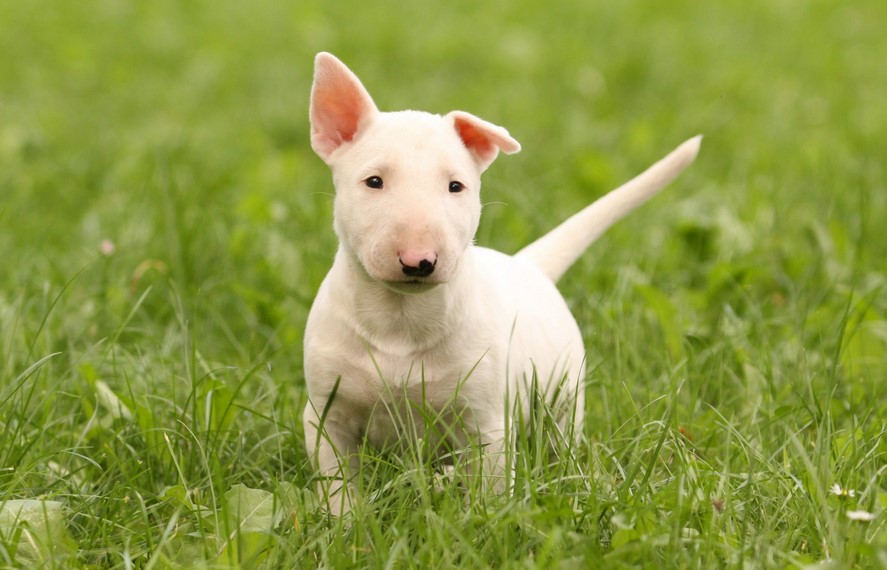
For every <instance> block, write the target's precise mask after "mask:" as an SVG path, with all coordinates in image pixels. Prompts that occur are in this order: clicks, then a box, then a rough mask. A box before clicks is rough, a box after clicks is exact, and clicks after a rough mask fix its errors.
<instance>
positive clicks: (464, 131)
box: [456, 117, 499, 162]
mask: <svg viewBox="0 0 887 570" xmlns="http://www.w3.org/2000/svg"><path fill="white" fill-rule="evenodd" d="M456 132H457V133H459V138H461V139H462V142H463V143H464V144H465V146H466V147H468V150H470V151H472V152H474V153H475V154H476V155H477V156H478V157H479V158H480V159H481V161H483V162H492V160H493V159H495V158H496V154H497V153H498V152H499V148H498V147H497V146H496V145H495V144H493V142H492V141H491V140H490V135H489V133H487V132H486V131H484V130H483V129H480V128H478V126H477V125H474V124H472V123H471V122H469V121H465V120H461V119H460V118H458V117H457V118H456Z"/></svg>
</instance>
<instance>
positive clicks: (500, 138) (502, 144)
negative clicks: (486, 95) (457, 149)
mask: <svg viewBox="0 0 887 570" xmlns="http://www.w3.org/2000/svg"><path fill="white" fill-rule="evenodd" d="M447 117H449V118H451V119H452V120H453V126H454V127H455V128H456V133H457V134H458V135H459V138H461V139H462V143H463V144H464V145H465V147H466V148H467V149H468V150H469V151H471V154H472V156H474V159H475V161H477V165H478V166H479V167H480V170H481V172H483V171H484V170H486V169H487V167H488V166H489V165H490V164H491V163H492V162H493V161H494V160H495V159H496V155H497V154H499V151H500V150H501V151H502V152H504V153H506V154H514V153H515V152H518V151H519V150H520V143H519V142H517V141H516V140H514V139H513V138H511V135H509V134H508V131H507V130H505V129H504V128H502V127H500V126H497V125H494V124H493V123H488V122H486V121H484V120H483V119H480V118H478V117H475V116H474V115H472V114H471V113H466V112H464V111H453V112H451V113H449V114H447Z"/></svg>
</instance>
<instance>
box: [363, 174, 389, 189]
mask: <svg viewBox="0 0 887 570" xmlns="http://www.w3.org/2000/svg"><path fill="white" fill-rule="evenodd" d="M363 183H364V184H366V185H367V188H373V189H375V190H380V189H381V188H382V187H383V186H384V185H385V184H384V183H383V182H382V179H381V178H380V177H378V176H370V177H369V178H367V179H366V180H364V181H363Z"/></svg>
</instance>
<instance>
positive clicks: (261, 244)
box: [0, 0, 887, 569]
mask: <svg viewBox="0 0 887 570" xmlns="http://www.w3.org/2000/svg"><path fill="white" fill-rule="evenodd" d="M884 22H887V3H884V2H883V1H882V0H859V1H857V2H852V3H851V2H845V3H842V2H829V1H827V0H812V1H809V2H800V1H796V0H773V1H771V2H741V1H739V0H725V1H724V2H692V1H690V0H675V1H673V2H668V3H651V2H640V1H637V0H627V1H624V2H597V1H590V2H563V1H559V0H554V1H550V2H545V3H541V2H540V3H536V2H530V1H529V0H521V1H506V0H490V1H487V2H483V3H476V2H472V3H469V2H465V1H462V0H456V1H454V2H450V3H447V4H439V5H438V4H437V3H426V4H420V3H414V4H410V3H403V2H392V1H382V2H378V3H372V4H370V3H365V2H357V1H355V0H347V1H343V2H313V1H306V2H281V1H272V0H255V1H253V2H239V3H238V2H231V1H227V0H222V1H210V0H200V1H194V2H174V1H172V0H156V1H151V2H148V1H144V2H118V1H115V0H96V1H94V2H50V1H48V0H35V1H31V2H3V3H0V54H2V56H0V259H2V270H0V567H4V568H5V567H9V568H121V569H123V568H146V569H147V568H157V569H159V568H233V567H238V568H314V567H321V566H323V567H331V568H345V567H355V568H358V567H372V568H422V569H425V568H452V567H459V568H528V567H538V568H721V567H722V568H802V567H805V566H807V565H814V564H818V563H825V567H829V568H832V567H833V568H849V567H860V568H879V567H887V290H885V285H887V231H885V228H884V227H883V226H881V225H880V224H882V223H884V220H887V173H885V168H887V144H885V133H887V104H885V93H887V65H885V62H887V35H885V34H884V33H883V28H884V26H883V23H884ZM320 50H326V51H331V52H333V53H335V54H336V55H338V56H339V57H340V58H342V59H343V60H344V61H345V62H346V63H347V64H348V65H349V66H351V67H352V69H354V70H355V71H356V72H357V73H358V75H360V76H361V78H362V79H363V80H364V82H365V84H366V86H367V87H368V89H369V90H370V92H371V93H373V95H374V97H375V99H376V102H377V103H378V104H379V106H380V107H381V108H382V109H388V110H393V109H401V108H421V109H424V110H429V111H433V112H439V113H444V112H447V111H449V110H451V109H454V108H460V109H464V110H467V111H470V112H472V113H475V114H477V115H479V116H481V117H484V118H486V119H488V120H490V121H492V122H495V123H497V124H501V125H504V126H506V127H507V128H508V129H509V130H510V131H511V133H512V134H513V135H514V136H515V137H516V138H517V139H518V140H519V141H521V143H522V145H523V151H522V152H521V153H520V154H518V155H515V156H509V157H500V158H499V159H498V160H497V162H496V163H495V164H494V165H493V166H492V167H491V168H490V170H489V171H488V172H487V173H486V175H485V178H484V181H485V184H484V191H483V192H484V201H485V203H486V206H485V208H484V218H483V221H482V223H481V228H480V231H479V233H478V242H479V243H481V244H482V245H489V246H493V247H495V248H497V249H501V250H503V251H506V252H514V251H517V250H518V249H519V248H520V247H521V246H522V245H525V244H526V243H529V242H530V241H532V239H533V238H534V237H536V236H538V235H540V234H542V233H543V232H544V231H546V230H547V229H548V228H550V227H553V226H554V225H556V224H557V223H558V221H560V220H561V219H563V218H564V217H566V216H567V215H569V214H571V213H573V212H575V211H576V210H578V209H579V208H581V207H582V206H584V205H585V204H587V203H589V202H590V201H591V200H593V199H594V198H596V197H598V196H601V195H602V194H604V193H605V192H606V191H607V190H609V189H610V188H612V187H615V186H617V185H618V184H619V183H621V182H623V181H625V180H627V179H628V178H630V177H631V176H633V175H634V174H636V173H637V172H639V171H641V170H642V169H643V168H645V167H646V166H647V165H648V164H649V163H651V162H652V161H654V160H656V159H657V158H659V157H660V156H661V155H663V154H664V153H665V152H666V151H668V150H670V149H671V148H672V147H674V146H675V145H676V144H677V143H679V142H681V141H683V140H684V139H686V138H689V137H690V136H692V135H695V134H697V133H703V134H704V135H705V140H704V143H703V148H702V152H701V154H700V156H699V158H698V160H697V162H696V164H694V165H693V167H692V168H691V169H690V170H688V171H687V172H686V173H685V174H683V175H682V176H681V177H680V178H679V179H678V180H677V181H676V182H675V183H674V184H673V185H672V186H671V187H670V188H669V189H668V190H667V191H666V193H664V194H663V195H661V196H660V197H657V198H656V199H655V200H654V201H652V202H651V203H649V204H648V205H646V206H645V207H644V208H642V209H640V210H639V211H637V212H636V213H634V214H632V216H631V217H629V218H628V219H626V220H625V221H623V222H621V223H620V224H619V225H618V226H616V227H615V228H614V229H612V230H611V231H610V232H609V233H608V234H607V235H606V236H605V237H604V238H603V239H602V240H601V241H600V242H598V243H597V244H596V245H595V246H594V247H593V248H592V249H591V250H590V251H589V252H588V253H587V254H586V255H585V256H584V257H583V258H582V259H581V261H580V262H579V263H577V265H576V266H574V267H573V269H572V270H571V271H570V273H568V274H567V275H566V276H565V277H564V279H563V280H562V281H561V282H560V288H561V291H562V292H563V293H564V296H565V297H566V298H567V300H568V302H569V304H570V306H571V307H572V308H573V311H574V313H575V315H576V316H577V319H578V321H579V323H580V326H581V327H582V330H583V334H584V335H585V339H586V343H587V346H588V364H589V366H588V369H589V372H588V377H587V396H588V397H587V416H586V417H587V420H586V425H585V433H584V434H583V436H582V438H581V441H580V443H579V444H578V445H575V446H572V445H567V444H564V443H561V444H555V445H554V446H551V448H549V446H548V445H546V444H545V442H543V441H541V437H536V438H527V439H525V440H523V441H521V442H519V444H518V448H517V450H516V452H515V453H516V455H515V457H516V461H515V463H516V470H515V481H514V490H513V493H511V494H508V495H505V496H492V495H485V494H483V493H479V492H469V495H468V497H469V499H470V500H469V501H467V502H466V501H465V494H464V491H463V490H461V489H457V488H454V487H453V486H452V485H448V484H447V482H446V480H444V479H441V478H440V477H439V475H437V474H436V473H435V472H434V466H433V465H432V464H431V463H430V462H429V460H428V459H427V457H426V456H425V455H423V450H422V449H421V446H414V447H415V448H414V449H411V451H410V452H409V453H405V454H392V453H386V452H385V450H374V449H369V448H367V449H366V450H365V453H364V455H365V457H364V460H363V472H362V473H361V485H362V486H363V487H364V489H365V492H364V493H365V499H364V500H363V501H362V503H361V504H359V505H358V506H357V507H356V509H355V512H354V513H353V516H351V517H349V518H348V519H347V520H338V519H334V518H329V517H328V516H326V515H325V514H324V511H323V510H322V509H321V508H319V507H318V498H317V496H316V495H315V492H314V489H315V487H314V479H313V477H314V474H313V471H312V467H311V464H310V461H309V459H308V457H307V455H306V452H305V446H304V441H303V433H302V425H301V412H302V408H303V406H304V403H305V381H304V375H303V371H302V347H301V343H302V331H303V328H304V324H305V319H306V316H307V312H308V309H309V307H310V304H311V302H312V299H313V296H314V293H315V292H316V290H317V287H318V285H319V283H320V280H321V279H322V278H323V276H324V274H325V272H326V270H327V268H328V267H329V265H330V263H331V260H332V256H333V254H334V252H335V248H336V241H335V236H334V235H333V231H332V224H331V210H332V208H331V205H332V184H331V181H330V177H329V173H328V171H327V169H326V167H325V166H324V164H323V163H322V162H321V161H320V159H318V158H317V157H316V156H315V155H314V154H313V153H312V151H311V149H310V145H309V140H308V139H309V126H308V120H307V106H308V95H309V90H310V85H311V73H312V59H313V55H314V54H315V53H316V52H317V51H320ZM860 519H862V520H860ZM817 567H820V566H817Z"/></svg>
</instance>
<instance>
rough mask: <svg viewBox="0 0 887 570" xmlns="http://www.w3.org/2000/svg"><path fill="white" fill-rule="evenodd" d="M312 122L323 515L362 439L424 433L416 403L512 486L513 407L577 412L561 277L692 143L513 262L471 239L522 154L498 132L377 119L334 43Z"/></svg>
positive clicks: (687, 156) (575, 332) (573, 342)
mask: <svg viewBox="0 0 887 570" xmlns="http://www.w3.org/2000/svg"><path fill="white" fill-rule="evenodd" d="M310 117H311V145H312V147H313V148H314V150H315V152H317V154H318V155H319V156H320V157H321V158H322V159H323V160H324V161H325V162H326V163H327V164H328V165H329V166H330V168H331V169H332V174H333V181H334V184H335V189H336V197H335V206H334V224H333V225H334V228H335V231H336V235H337V236H338V238H339V250H338V252H337V254H336V258H335V261H334V262H333V266H332V268H331V269H330V271H329V273H328V274H327V276H326V279H324V281H323V283H322V284H321V286H320V291H319V292H318V294H317V298H316V299H315V301H314V304H313V306H312V307H311V313H310V315H309V317H308V324H307V328H306V330H305V378H306V380H307V384H308V398H309V402H308V405H307V406H306V408H305V414H304V425H305V439H306V444H307V447H308V452H309V454H311V455H313V457H314V459H315V460H316V462H317V465H318V468H319V471H320V475H321V477H322V478H323V481H322V483H321V492H322V494H323V495H325V497H326V499H327V500H328V505H329V509H330V511H331V512H333V513H335V514H340V513H343V512H346V511H348V510H349V509H350V508H351V504H352V501H353V499H354V494H355V488H354V485H352V484H350V483H349V482H348V480H349V478H350V477H353V476H354V475H355V474H356V473H357V467H358V463H357V451H358V447H359V445H360V444H361V443H362V442H363V441H367V442H369V443H370V444H371V445H374V446H386V445H389V444H392V443H395V442H397V441H398V440H400V439H401V438H404V437H423V438H430V437H432V434H429V433H426V432H425V431H423V429H424V422H423V421H421V420H420V421H410V420H416V419H417V418H420V417H421V414H422V413H423V412H422V411H421V410H423V409H424V410H432V411H433V412H434V413H435V414H437V415H436V417H437V419H438V421H443V422H449V423H451V425H448V426H446V427H445V429H443V430H441V433H446V434H447V435H446V437H447V439H450V440H454V441H453V442H454V443H456V444H464V443H466V442H469V441H472V442H476V443H478V444H480V446H481V447H482V449H483V456H484V461H483V462H480V463H478V464H477V467H478V468H480V469H482V470H483V474H484V476H485V477H487V478H489V479H492V480H495V481H496V482H495V483H493V487H494V488H496V489H502V488H504V485H503V483H502V481H503V479H504V478H503V475H504V474H505V460H504V457H505V454H504V453H503V451H504V446H505V440H506V433H507V431H508V426H509V417H508V416H509V414H510V413H511V410H513V409H515V408H517V409H519V410H524V411H527V410H529V403H528V399H529V398H530V397H531V396H532V395H531V394H529V391H530V388H529V387H530V386H531V385H534V386H536V387H537V388H538V391H539V392H541V393H542V394H544V395H545V396H546V397H547V398H549V400H552V399H555V398H556V399H557V400H558V402H554V403H553V405H555V406H559V409H560V410H561V411H562V414H561V415H562V425H565V426H566V425H572V426H578V425H581V422H582V417H583V410H584V398H583V393H584V388H583V377H584V372H585V370H584V356H585V347H584V344H583V342H582V337H581V336H580V333H579V327H578V326H577V324H576V321H575V319H574V318H573V316H572V315H571V313H570V311H569V309H568V308H567V305H566V303H565V302H564V300H563V298H562V297H561V295H560V294H559V293H558V291H557V289H556V288H555V285H554V283H555V282H556V281H557V280H558V278H559V277H560V276H561V275H562V274H563V273H564V271H566V270H567V268H568V267H569V266H570V265H571V264H572V263H573V262H574V261H575V260H576V259H577V258H578V257H579V256H580V255H581V254H582V252H583V251H584V250H585V249H586V248H587V247H588V246H589V245H590V244H591V242H592V241H594V240H595V239H596V238H597V237H598V236H599V235H600V234H601V233H603V232H604V230H606V229H607V228H608V227H609V226H610V225H612V224H613V223H615V222H616V221H617V220H619V219H620V218H621V217H622V216H624V215H625V214H627V213H628V212H629V211H630V210H632V209H633V208H635V207H636V206H638V205H639V204H641V203H642V202H644V201H645V200H647V199H648V198H649V197H651V196H652V195H653V194H655V193H656V192H657V191H658V190H659V189H660V188H662V187H663V186H665V185H666V184H667V183H668V182H670V181H671V180H672V179H673V178H675V177H676V176H677V175H678V173H680V172H681V170H683V169H684V168H685V167H686V166H687V165H689V164H690V163H691V162H692V161H693V159H694V158H695V157H696V153H697V152H698V150H699V144H700V137H696V138H693V139H691V140H688V141H687V142H685V143H684V144H682V145H681V146H680V147H678V148H677V149H676V150H675V151H673V152H672V153H671V154H669V155H668V156H666V157H665V158H664V159H662V160H661V161H660V162H658V163H656V164H655V165H653V166H652V167H650V169H648V170H647V171H646V172H644V173H643V174H641V175H640V176H638V177H637V178H635V179H634V180H632V181H631V182H629V183H627V184H626V185H624V186H622V187H620V188H619V189H617V190H615V191H613V192H611V193H610V194H608V195H607V196H605V197H603V198H601V199H600V200H598V201H597V202H595V203H594V204H592V205H591V206H589V207H587V208H586V209H584V210H583V211H581V212H579V213H578V214H576V215H575V216H573V217H571V218H570V219H569V220H567V221H566V222H564V223H563V224H562V225H560V226H559V227H558V228H556V229H555V230H554V231H552V232H550V233H549V234H547V235H546V236H544V237H542V238H541V239H539V240H538V241H536V242H535V243H533V244H532V245H530V246H529V247H527V248H525V249H524V250H522V251H520V252H519V253H517V254H516V255H514V256H509V255H506V254H503V253H499V252H497V251H493V250H490V249H485V248H482V247H477V246H475V245H473V243H472V242H473V239H474V234H475V231H476V230H477V227H478V221H479V219H480V212H481V201H480V175H481V173H482V172H483V171H484V170H485V169H486V168H487V167H488V166H489V165H490V163H492V162H493V160H494V159H495V158H496V155H497V154H498V152H499V151H500V150H501V151H503V152H505V153H509V154H510V153H515V152H517V151H519V150H520V145H519V144H518V142H517V141H516V140H514V139H513V138H511V136H509V134H508V132H507V131H506V130H505V129H503V128H502V127H498V126H496V125H493V124H490V123H488V122H486V121H483V120H481V119H479V118H477V117H475V116H473V115H470V114H468V113H464V112H462V111H453V112H451V113H449V114H447V115H444V116H439V115H432V114H429V113H424V112H418V111H401V112H395V113H382V112H380V111H379V110H378V109H377V108H376V105H375V104H374V103H373V100H372V98H370V95H369V94H368V93H367V91H366V89H365V88H364V87H363V85H362V84H361V82H360V80H359V79H358V78H357V77H356V76H355V75H354V74H353V73H352V72H351V71H350V70H349V69H348V68H347V67H345V65H344V64H343V63H342V62H340V61H339V60H338V59H336V58H335V57H333V56H332V55H330V54H327V53H320V54H318V55H317V58H316V60H315V75H314V86H313V88H312V93H311V111H310ZM565 395H566V396H568V397H564V396H565ZM524 415H526V414H525V413H524ZM571 419H572V420H573V423H572V424H571V423H569V420H571ZM407 424H408V427H406V426H407Z"/></svg>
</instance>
